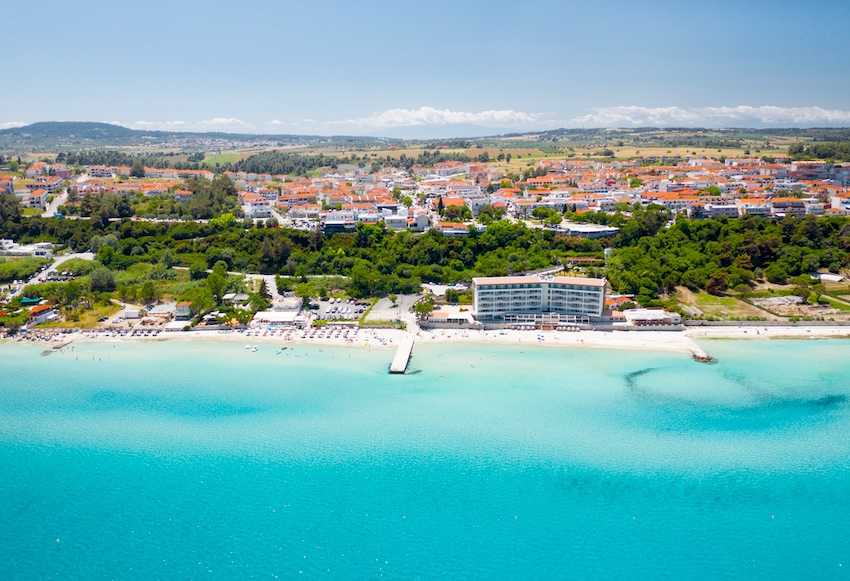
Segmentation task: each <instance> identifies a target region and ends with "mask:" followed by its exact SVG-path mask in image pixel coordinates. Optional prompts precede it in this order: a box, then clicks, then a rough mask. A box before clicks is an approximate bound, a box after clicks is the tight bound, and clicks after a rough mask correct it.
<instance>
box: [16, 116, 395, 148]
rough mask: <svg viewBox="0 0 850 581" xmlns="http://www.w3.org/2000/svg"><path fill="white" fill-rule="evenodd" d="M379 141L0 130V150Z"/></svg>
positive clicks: (60, 124)
mask: <svg viewBox="0 0 850 581" xmlns="http://www.w3.org/2000/svg"><path fill="white" fill-rule="evenodd" d="M327 141H334V142H346V141H350V142H365V143H370V142H378V141H384V140H382V139H379V138H376V137H357V136H332V137H326V136H318V135H256V134H241V133H213V132H210V133H192V132H180V131H139V130H135V129H129V128H127V127H122V126H120V125H113V124H110V123H96V122H91V121H44V122H39V123H32V124H30V125H26V126H24V127H12V128H10V129H3V130H0V151H5V152H28V151H69V150H78V149H85V148H104V147H133V146H146V147H158V148H163V147H180V148H185V149H197V150H212V149H226V148H229V147H251V146H260V147H273V146H285V145H312V144H316V143H319V142H327Z"/></svg>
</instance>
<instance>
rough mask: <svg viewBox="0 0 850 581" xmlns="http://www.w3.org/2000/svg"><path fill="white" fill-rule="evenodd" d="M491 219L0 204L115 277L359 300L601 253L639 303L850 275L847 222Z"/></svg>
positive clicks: (660, 216)
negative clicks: (410, 227) (282, 288)
mask: <svg viewBox="0 0 850 581" xmlns="http://www.w3.org/2000/svg"><path fill="white" fill-rule="evenodd" d="M222 179H223V178H222ZM222 185H223V182H222ZM222 185H219V186H216V182H213V183H210V182H206V184H203V183H202V184H201V189H199V190H198V194H199V196H203V195H209V196H210V199H212V200H214V199H216V196H219V195H221V194H222V193H223V192H224V190H222V189H221V188H222ZM214 191H215V193H214ZM205 192H206V193H205ZM0 199H2V198H0ZM488 217H489V218H490V219H491V220H492V222H491V223H490V225H489V226H488V228H487V230H486V231H484V232H478V231H476V230H475V229H471V231H470V235H469V236H468V237H465V238H447V237H445V236H443V235H442V234H441V233H439V232H437V231H434V230H432V231H429V232H427V233H425V234H421V235H419V234H414V233H410V232H399V233H393V232H390V231H388V230H386V228H385V227H383V225H382V224H380V223H379V224H378V225H365V224H360V225H358V226H357V228H356V230H355V232H353V233H351V234H334V235H331V236H326V235H323V234H322V233H320V232H316V231H309V232H308V231H300V230H288V229H278V228H257V227H246V225H245V224H242V223H241V222H237V221H236V220H234V219H233V218H232V217H228V215H227V214H225V215H224V216H222V217H220V218H216V219H214V220H211V221H210V222H209V223H204V224H202V223H197V222H188V223H152V222H144V221H133V220H121V221H108V220H103V219H92V220H80V221H70V220H58V219H44V218H37V217H32V218H22V217H21V215H20V212H19V211H15V209H14V208H12V207H11V206H9V205H8V204H0V220H2V221H0V237H3V238H12V239H15V240H18V241H21V242H25V243H26V242H32V241H39V240H49V241H54V242H58V243H60V244H63V245H67V246H69V247H71V248H73V249H75V250H78V251H82V250H91V251H93V252H96V254H97V256H98V260H99V261H100V262H101V263H102V264H103V265H104V266H106V267H108V268H110V269H112V270H117V271H125V270H127V269H131V268H133V267H134V266H135V265H138V264H140V263H148V264H151V265H158V266H157V268H160V269H162V268H166V269H167V268H169V267H170V266H171V265H179V266H185V267H188V268H190V270H191V272H193V273H195V275H197V276H204V273H205V271H206V270H207V269H210V268H213V267H214V266H215V265H217V264H223V265H224V266H225V267H226V269H227V270H233V271H242V272H262V273H267V274H281V275H284V276H288V277H306V276H310V275H342V276H348V277H350V285H351V286H350V291H351V292H352V293H353V294H355V295H358V296H363V295H373V294H386V293H406V292H414V291H416V290H417V289H418V288H419V285H420V283H422V282H444V283H451V282H461V281H468V280H469V279H470V278H472V277H474V276H503V275H509V274H516V273H523V272H528V271H533V270H538V269H543V268H548V267H551V266H552V265H555V264H558V263H562V264H566V262H567V261H568V258H569V257H570V256H576V255H583V256H595V257H601V256H602V250H603V248H604V246H612V247H613V249H614V250H613V254H612V256H611V257H610V258H609V260H608V263H607V276H608V277H609V280H610V281H611V283H612V286H613V288H614V289H615V290H616V291H620V292H624V293H632V294H636V295H639V297H640V299H641V300H643V301H651V300H652V299H655V298H657V297H659V296H661V295H662V294H663V293H665V292H668V291H670V290H672V289H673V288H674V287H676V286H679V285H684V286H687V287H690V288H693V289H706V290H709V291H711V292H722V291H723V290H724V289H726V288H735V287H740V286H741V285H749V284H751V282H752V281H754V280H756V279H761V278H766V279H767V280H770V281H772V282H777V283H783V282H785V281H786V280H787V279H789V278H790V277H795V276H798V275H801V274H807V273H809V272H812V271H814V270H816V269H819V268H826V269H829V270H830V271H833V272H836V271H838V270H839V269H843V268H846V267H847V266H848V264H850V220H847V219H846V218H815V217H813V216H806V217H802V218H801V217H786V218H784V219H781V220H774V219H766V218H754V217H749V216H746V217H742V218H735V219H726V218H720V219H716V220H702V221H692V220H687V219H678V220H677V221H676V222H675V223H673V222H671V221H670V218H671V215H670V213H669V211H667V210H664V209H662V208H658V207H654V206H650V207H648V208H641V207H633V208H631V212H630V213H629V214H626V213H615V214H614V215H612V216H611V217H609V218H608V223H613V224H616V225H617V226H618V227H619V228H620V232H619V234H618V236H617V237H616V238H614V239H609V240H607V241H605V242H604V243H603V242H602V241H599V240H587V239H582V238H574V237H567V236H563V235H560V234H557V233H556V232H555V231H553V230H532V229H529V228H527V227H526V226H525V225H524V224H522V223H512V222H508V221H505V220H498V219H497V218H498V216H495V215H494V216H492V217H490V216H489V214H488ZM597 218H598V217H595V218H593V219H594V220H595V219H597ZM599 221H602V220H599ZM157 272H159V271H157ZM590 274H595V275H600V276H601V275H602V274H604V273H603V272H602V271H601V270H598V271H593V272H591V273H590Z"/></svg>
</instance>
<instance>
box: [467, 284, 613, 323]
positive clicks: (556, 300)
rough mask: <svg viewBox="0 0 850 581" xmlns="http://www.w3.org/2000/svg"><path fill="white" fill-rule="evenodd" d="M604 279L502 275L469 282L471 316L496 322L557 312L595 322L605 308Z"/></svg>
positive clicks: (482, 320) (484, 320)
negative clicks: (471, 295) (471, 297)
mask: <svg viewBox="0 0 850 581" xmlns="http://www.w3.org/2000/svg"><path fill="white" fill-rule="evenodd" d="M605 284H606V283H605V279H600V278H578V277H567V276H558V277H544V276H539V275H531V276H503V277H488V278H474V279H472V287H473V292H474V301H473V310H472V314H473V316H474V317H475V318H476V319H477V320H479V321H481V322H500V321H504V320H505V316H506V315H511V314H517V313H523V314H526V313H532V314H538V313H539V314H544V313H557V314H559V315H573V316H576V317H579V318H583V319H588V320H592V319H599V318H601V317H602V310H603V309H604V308H605Z"/></svg>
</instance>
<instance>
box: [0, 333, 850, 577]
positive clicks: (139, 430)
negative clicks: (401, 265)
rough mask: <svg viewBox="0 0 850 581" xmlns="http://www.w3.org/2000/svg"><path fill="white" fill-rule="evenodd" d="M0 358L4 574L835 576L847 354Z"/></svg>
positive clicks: (847, 517) (712, 345)
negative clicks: (403, 370) (701, 359)
mask: <svg viewBox="0 0 850 581" xmlns="http://www.w3.org/2000/svg"><path fill="white" fill-rule="evenodd" d="M704 346H705V347H706V349H707V350H708V351H709V352H710V353H712V354H713V355H715V356H717V357H718V358H719V360H720V363H719V364H717V365H711V366H709V365H704V364H698V363H695V362H692V361H690V360H689V359H687V358H685V357H683V356H681V355H667V354H657V353H651V354H647V353H630V352H619V351H609V350H589V349H588V350H567V349H547V348H542V347H538V348H534V349H525V350H522V351H521V350H519V349H518V348H516V347H492V346H467V345H464V346H439V347H437V346H425V347H421V348H420V347H417V350H416V353H415V356H414V360H413V362H412V364H411V365H412V367H413V368H414V370H421V372H420V373H416V374H414V375H407V376H403V377H399V376H390V375H388V374H387V373H386V370H387V367H388V365H389V361H390V359H391V357H392V353H391V352H381V351H374V352H367V351H361V350H344V349H323V350H319V349H315V348H314V349H307V348H301V349H296V350H295V351H293V352H289V353H286V354H282V355H274V353H273V351H274V349H273V348H272V347H265V348H261V351H260V352H258V353H250V352H247V351H245V350H244V349H242V348H241V346H233V345H210V344H203V345H192V344H174V343H164V344H154V345H144V344H119V345H116V346H113V345H108V344H107V345H85V344H78V345H77V346H75V350H74V351H66V352H63V353H62V354H54V355H50V356H48V357H43V356H41V355H40V349H38V348H32V347H26V346H18V345H3V346H0V365H2V370H3V371H2V376H0V466H2V467H3V468H2V473H1V474H0V547H3V558H2V559H0V579H48V578H52V579H151V578H164V579H198V578H210V579H274V578H283V577H297V576H303V577H318V576H323V577H330V578H344V579H351V578H356V579H360V578H378V577H382V576H383V577H388V578H404V579H408V578H426V579H445V578H498V579H502V578H504V579H516V578H520V579H526V578H527V579H540V578H547V579H548V578H568V577H569V578H612V579H615V578H616V579H621V578H647V579H648V578H653V579H654V578H659V577H660V578H699V579H718V578H720V579H722V578H741V577H746V578H757V579H776V578H782V579H823V578H826V579H830V578H843V577H845V576H846V573H845V571H846V570H847V568H848V567H850V502H848V499H847V497H848V492H850V469H848V458H850V454H848V452H850V430H848V427H850V421H848V420H850V415H848V400H847V398H848V396H850V370H848V367H850V366H847V365H845V364H844V362H843V358H844V357H845V354H846V353H847V352H848V347H850V342H847V341H817V342H816V341H796V342H792V341H788V342H780V341H765V342H752V343H749V342H747V343H745V342H719V341H718V342H706V343H705V344H704Z"/></svg>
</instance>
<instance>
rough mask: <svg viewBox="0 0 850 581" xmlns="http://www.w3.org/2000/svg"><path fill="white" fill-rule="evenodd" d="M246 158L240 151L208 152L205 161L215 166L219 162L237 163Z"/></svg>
mask: <svg viewBox="0 0 850 581" xmlns="http://www.w3.org/2000/svg"><path fill="white" fill-rule="evenodd" d="M244 158H245V156H243V155H242V154H239V153H208V154H207V156H206V157H205V158H204V163H207V164H209V165H211V166H213V167H215V164H217V163H236V162H237V161H241V160H242V159H244Z"/></svg>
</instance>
